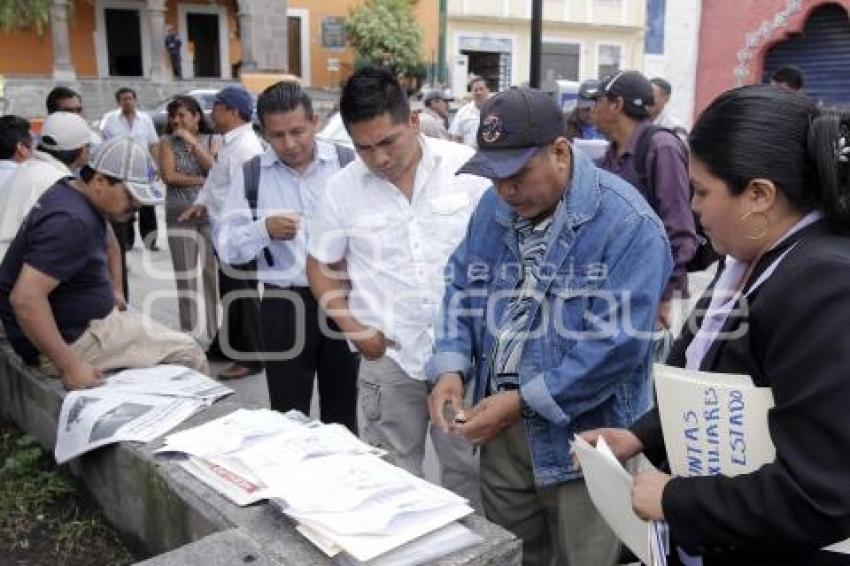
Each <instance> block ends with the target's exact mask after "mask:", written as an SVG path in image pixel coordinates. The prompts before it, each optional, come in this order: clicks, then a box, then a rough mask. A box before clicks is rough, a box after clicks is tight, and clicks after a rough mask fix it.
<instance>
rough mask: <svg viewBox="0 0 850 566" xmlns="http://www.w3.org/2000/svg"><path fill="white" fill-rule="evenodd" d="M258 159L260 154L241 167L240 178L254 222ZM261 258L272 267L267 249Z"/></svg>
mask: <svg viewBox="0 0 850 566" xmlns="http://www.w3.org/2000/svg"><path fill="white" fill-rule="evenodd" d="M260 158H262V154H260V155H255V156H254V157H252V158H251V159H249V160H248V161H246V162H245V164H244V165H242V177H243V179H244V180H245V200H247V201H248V207H249V208H250V209H251V216H252V217H253V218H254V222H256V221H257V220H258V218H257V199H258V198H259V195H260V172H261V168H260ZM263 257H264V258H266V264H268V265H269V266H270V267H271V266H272V265H274V258H273V257H272V252H271V251H270V250H269V248H263Z"/></svg>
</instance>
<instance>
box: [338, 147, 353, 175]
mask: <svg viewBox="0 0 850 566" xmlns="http://www.w3.org/2000/svg"><path fill="white" fill-rule="evenodd" d="M334 147H335V148H336V158H337V159H338V160H339V168H340V169H342V168H343V167H345V166H346V165H348V164H349V163H351V162H352V161H354V157H355V154H354V150H353V149H351V148H350V147H345V146H344V145H340V144H338V143H335V144H334Z"/></svg>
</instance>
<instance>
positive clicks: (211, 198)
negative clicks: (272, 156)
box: [195, 124, 263, 231]
mask: <svg viewBox="0 0 850 566" xmlns="http://www.w3.org/2000/svg"><path fill="white" fill-rule="evenodd" d="M261 153H263V146H262V144H260V140H259V139H258V138H257V134H255V133H254V128H253V127H252V126H251V124H243V125H242V126H239V127H238V128H234V129H232V130H230V131H229V132H227V133H226V134H224V141H223V143H222V146H221V149H219V150H218V155H217V156H216V158H215V163H213V166H212V167H210V170H209V172H208V173H207V180H206V181H205V182H204V186H203V187H202V188H201V190H200V192H199V193H198V198H197V199H195V204H202V205H204V206H205V207H207V213H208V214H209V217H210V222H211V223H212V227H213V230H214V231H215V230H217V229H218V221H219V217H220V216H221V209H222V207H223V206H224V200H225V199H226V198H227V193H228V192H229V191H230V187H231V185H233V181H234V179H236V178H237V177H238V178H239V179H240V181H241V180H242V165H244V164H245V162H246V161H248V160H249V159H251V158H252V157H254V156H255V155H259V154H261ZM240 186H241V184H240Z"/></svg>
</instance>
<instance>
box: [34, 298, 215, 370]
mask: <svg viewBox="0 0 850 566" xmlns="http://www.w3.org/2000/svg"><path fill="white" fill-rule="evenodd" d="M70 347H71V351H72V352H74V354H75V355H76V356H78V357H79V358H80V359H81V360H83V361H85V362H88V363H89V364H91V365H92V366H94V367H96V368H97V369H100V370H104V371H109V370H113V369H119V368H140V367H150V366H155V365H157V364H177V365H183V366H187V367H190V368H193V369H196V370H198V371H200V372H202V373H205V374H209V365H208V364H207V357H206V355H204V352H203V350H201V348H200V347H199V346H198V344H197V343H196V342H195V341H194V340H193V339H192V337H191V336H189V335H188V334H183V333H182V332H177V331H174V330H171V329H170V328H167V327H165V326H163V325H162V324H159V323H158V322H154V321H153V320H151V319H149V318H147V317H144V316H141V315H138V314H132V313H129V312H127V311H119V310H118V309H113V311H112V312H111V313H109V314H108V315H106V317H104V318H101V319H99V320H93V321H91V322H90V323H89V327H88V328H86V330H85V332H83V334H82V335H81V336H80V337H79V338H77V340H75V341H74V343H73V344H71V345H70ZM38 369H39V370H41V371H42V372H43V373H45V374H47V375H52V376H58V375H59V370H58V368H57V367H56V366H55V365H53V362H51V361H50V360H49V359H47V357H46V356H44V355H41V356H39V357H38Z"/></svg>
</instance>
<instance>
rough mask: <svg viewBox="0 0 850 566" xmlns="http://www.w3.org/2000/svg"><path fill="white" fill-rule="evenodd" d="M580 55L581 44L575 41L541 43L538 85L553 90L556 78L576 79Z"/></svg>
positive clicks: (546, 89)
mask: <svg viewBox="0 0 850 566" xmlns="http://www.w3.org/2000/svg"><path fill="white" fill-rule="evenodd" d="M580 56H581V46H580V45H579V44H577V43H543V53H542V57H541V59H540V71H541V84H540V87H541V88H542V89H543V90H545V91H554V90H555V81H557V80H569V81H577V80H578V78H579V58H580Z"/></svg>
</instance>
